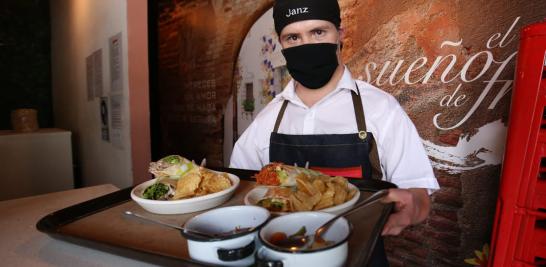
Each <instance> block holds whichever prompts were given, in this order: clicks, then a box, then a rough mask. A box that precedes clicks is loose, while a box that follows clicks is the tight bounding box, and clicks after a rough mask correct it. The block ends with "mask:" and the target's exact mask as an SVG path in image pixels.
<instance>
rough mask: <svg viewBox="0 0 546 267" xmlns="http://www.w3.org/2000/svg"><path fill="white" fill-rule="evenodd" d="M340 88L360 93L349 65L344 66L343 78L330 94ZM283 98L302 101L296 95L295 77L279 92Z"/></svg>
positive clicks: (297, 101)
mask: <svg viewBox="0 0 546 267" xmlns="http://www.w3.org/2000/svg"><path fill="white" fill-rule="evenodd" d="M340 90H351V91H354V92H355V93H358V91H357V90H356V83H355V80H354V79H353V75H352V74H351V72H350V71H349V69H348V68H347V66H344V70H343V75H341V79H340V80H339V82H338V83H337V85H336V89H334V90H333V91H332V92H331V93H330V94H332V93H334V92H337V91H340ZM279 96H280V97H281V99H283V100H288V101H290V102H294V103H301V100H300V99H299V97H298V96H297V95H296V87H295V86H294V79H292V80H290V82H288V84H287V85H286V87H285V88H284V90H283V91H282V92H281V93H280V94H279Z"/></svg>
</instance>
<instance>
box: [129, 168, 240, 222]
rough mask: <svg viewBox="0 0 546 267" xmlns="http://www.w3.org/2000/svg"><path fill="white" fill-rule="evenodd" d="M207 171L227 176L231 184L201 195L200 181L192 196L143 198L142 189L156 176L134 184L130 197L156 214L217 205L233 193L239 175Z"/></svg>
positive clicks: (237, 184)
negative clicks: (157, 198) (166, 198)
mask: <svg viewBox="0 0 546 267" xmlns="http://www.w3.org/2000/svg"><path fill="white" fill-rule="evenodd" d="M208 171H209V172H214V173H216V174H218V175H222V176H227V178H229V181H230V183H231V186H229V187H227V188H226V189H223V190H221V191H219V192H215V193H208V194H204V195H201V194H200V192H198V190H200V189H201V185H203V183H201V185H200V187H199V188H195V192H194V193H195V194H194V195H193V196H188V197H186V198H183V199H175V200H154V199H146V198H144V196H143V194H144V191H145V190H146V189H147V188H148V187H150V186H152V185H154V184H156V182H157V179H158V178H156V179H152V180H149V181H146V182H144V183H142V184H139V185H137V186H135V188H133V190H132V191H131V198H132V199H133V200H134V201H135V202H136V203H137V204H139V205H140V206H141V207H142V208H144V209H145V210H147V211H149V212H152V213H157V214H182V213H190V212H195V211H200V210H205V209H210V208H213V207H216V206H219V205H221V204H222V203H224V202H226V201H227V200H228V199H229V198H230V197H231V196H232V195H233V193H234V192H235V189H236V188H237V187H238V186H239V182H240V180H239V177H237V176H236V175H233V174H231V173H222V172H216V171H212V170H208ZM185 178H187V177H182V178H180V179H185ZM211 186H213V185H211ZM184 191H185V192H182V194H188V190H187V189H184Z"/></svg>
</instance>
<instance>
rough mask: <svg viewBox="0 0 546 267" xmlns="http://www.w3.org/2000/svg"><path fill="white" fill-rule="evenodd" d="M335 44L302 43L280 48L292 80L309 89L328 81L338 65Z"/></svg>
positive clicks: (318, 86) (316, 87) (319, 86)
mask: <svg viewBox="0 0 546 267" xmlns="http://www.w3.org/2000/svg"><path fill="white" fill-rule="evenodd" d="M336 52H337V44H332V43H318V44H304V45H300V46H295V47H290V48H287V49H283V50H282V54H283V55H284V58H285V59H286V68H288V71H289V72H290V75H292V78H294V80H296V81H298V82H299V83H301V84H302V85H303V86H305V87H307V88H309V89H318V88H321V87H323V86H324V85H326V84H327V83H328V81H330V79H331V78H332V75H334V72H335V71H336V68H337V66H338V62H337V54H336Z"/></svg>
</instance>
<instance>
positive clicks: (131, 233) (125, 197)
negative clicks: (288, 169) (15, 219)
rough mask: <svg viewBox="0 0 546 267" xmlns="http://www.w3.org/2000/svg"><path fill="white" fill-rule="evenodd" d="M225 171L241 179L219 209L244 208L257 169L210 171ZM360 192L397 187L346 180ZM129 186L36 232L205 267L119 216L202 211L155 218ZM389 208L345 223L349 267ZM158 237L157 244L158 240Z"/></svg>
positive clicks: (168, 239) (178, 241) (361, 257)
mask: <svg viewBox="0 0 546 267" xmlns="http://www.w3.org/2000/svg"><path fill="white" fill-rule="evenodd" d="M214 169H216V170H219V171H224V172H229V173H232V174H235V175H237V176H238V177H239V178H240V179H241V184H240V186H239V188H238V189H237V191H236V192H235V194H234V196H233V197H232V199H230V200H229V201H228V202H226V203H224V204H223V205H222V206H230V205H242V203H243V202H242V199H243V197H244V195H245V194H246V192H247V191H248V190H249V188H252V187H253V186H254V185H253V181H254V180H253V179H252V178H251V177H252V176H253V175H254V174H255V173H256V171H250V170H242V169H228V168H214ZM349 182H351V183H352V184H354V185H356V186H357V187H358V188H359V189H360V191H361V198H364V197H367V196H369V195H370V194H372V193H373V192H375V191H378V190H381V189H387V188H395V187H396V186H395V185H394V184H392V183H389V182H385V181H379V180H363V179H349ZM131 190H132V187H129V188H125V189H121V190H119V191H116V192H113V193H110V194H107V195H104V196H101V197H97V198H94V199H91V200H88V201H85V202H82V203H79V204H76V205H73V206H70V207H67V208H64V209H61V210H58V211H56V212H53V213H51V214H48V215H46V216H45V217H43V218H42V219H40V220H39V221H38V223H37V224H36V228H37V229H38V230H39V231H41V232H43V233H46V234H48V235H50V236H51V237H53V238H56V239H60V240H64V241H67V242H71V243H76V244H78V245H83V246H87V247H90V248H93V249H98V250H102V251H106V252H108V253H112V254H117V255H121V256H125V257H128V258H131V259H136V260H139V261H143V262H148V263H152V264H157V265H162V266H206V264H203V263H199V262H195V261H193V260H191V259H190V257H189V255H188V252H187V247H186V246H187V243H186V240H185V239H184V237H182V236H181V235H180V234H179V233H178V232H177V231H176V230H172V229H168V228H163V227H158V226H156V225H152V224H146V223H143V222H136V221H135V220H131V219H128V218H126V217H125V216H124V215H123V211H124V210H134V211H137V212H139V213H143V214H146V215H148V216H150V217H155V218H157V219H161V220H165V221H169V222H171V223H175V224H176V223H178V224H183V222H185V221H186V220H187V219H189V218H191V217H193V216H195V215H196V214H199V213H201V212H203V211H201V212H195V213H189V214H181V215H157V214H152V213H148V212H146V211H144V210H143V209H142V208H140V206H138V205H137V204H136V203H135V202H133V201H132V200H131V197H130V192H131ZM392 207H393V205H392V204H388V205H385V204H381V203H376V204H373V205H371V206H369V207H368V208H366V209H363V210H362V211H359V212H355V213H353V214H352V215H350V216H349V217H347V219H348V220H349V221H350V222H351V223H352V224H353V232H352V233H351V237H350V239H349V257H348V259H347V262H346V265H347V266H365V265H366V264H367V262H368V260H369V257H370V255H371V251H372V249H373V248H374V246H375V243H376V241H377V239H378V237H379V234H380V233H381V230H382V229H383V226H384V224H385V222H386V220H387V218H388V215H389V214H390V212H391V210H392ZM158 239H161V242H157V241H158Z"/></svg>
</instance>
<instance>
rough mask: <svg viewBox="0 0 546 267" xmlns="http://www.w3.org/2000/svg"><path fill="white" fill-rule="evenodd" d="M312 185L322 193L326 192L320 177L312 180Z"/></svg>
mask: <svg viewBox="0 0 546 267" xmlns="http://www.w3.org/2000/svg"><path fill="white" fill-rule="evenodd" d="M313 186H314V187H315V188H316V189H317V190H318V191H319V192H320V193H321V194H322V193H324V192H326V184H325V183H324V181H323V180H321V179H315V180H313Z"/></svg>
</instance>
